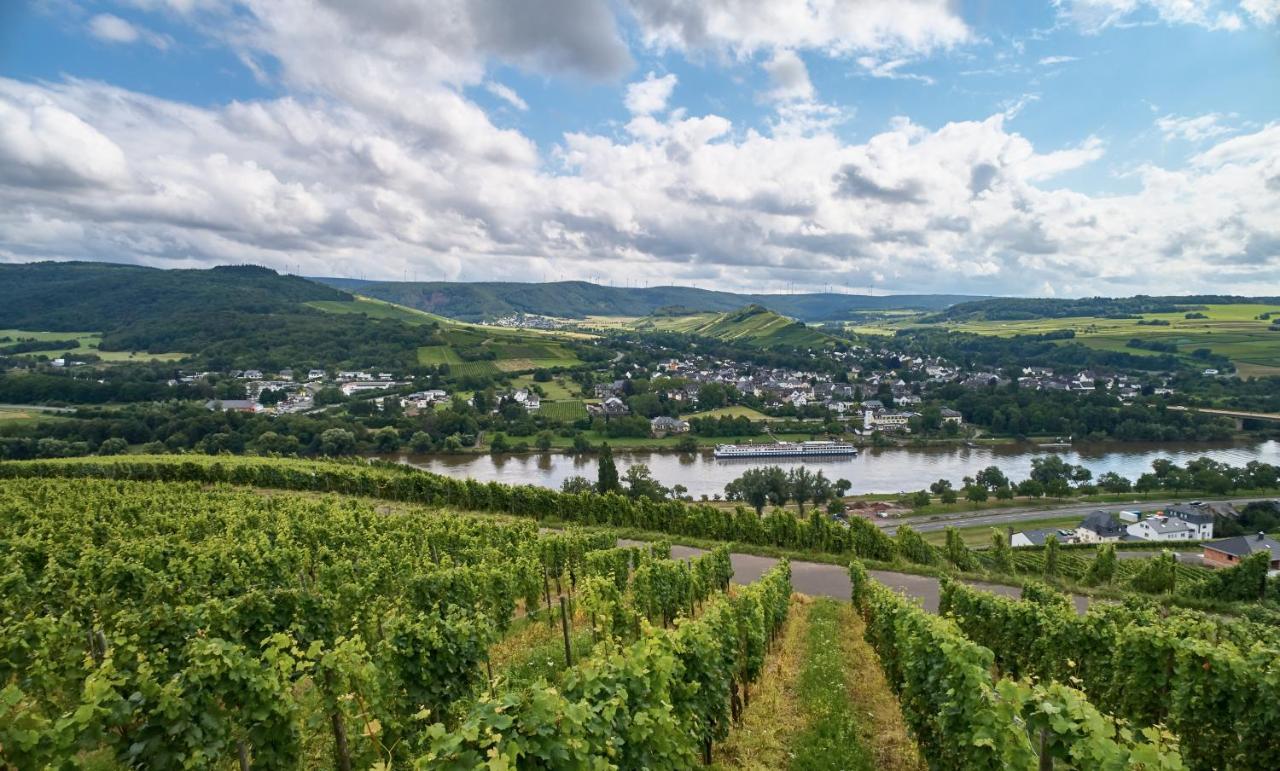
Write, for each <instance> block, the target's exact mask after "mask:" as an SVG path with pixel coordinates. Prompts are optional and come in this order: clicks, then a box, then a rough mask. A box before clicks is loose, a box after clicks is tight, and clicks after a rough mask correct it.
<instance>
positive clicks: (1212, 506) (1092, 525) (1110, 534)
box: [1010, 503, 1280, 570]
mask: <svg viewBox="0 0 1280 771" xmlns="http://www.w3.org/2000/svg"><path fill="white" fill-rule="evenodd" d="M1215 515H1217V516H1225V517H1231V518H1234V517H1235V516H1236V512H1235V509H1234V508H1233V507H1232V506H1231V505H1230V504H1225V503H1224V504H1218V503H1189V504H1179V505H1175V506H1168V507H1166V508H1164V509H1161V510H1159V511H1155V512H1152V513H1151V514H1146V513H1145V512H1141V511H1101V510H1100V511H1095V512H1093V513H1092V514H1090V515H1088V516H1087V517H1085V518H1084V520H1083V521H1081V522H1080V524H1078V525H1076V526H1075V527H1074V528H1045V529H1040V530H1024V531H1021V532H1017V533H1014V534H1013V536H1012V538H1011V539H1010V545H1012V546H1014V547H1019V546H1024V547H1025V546H1043V545H1044V544H1045V541H1046V540H1047V539H1048V538H1049V537H1050V536H1055V537H1056V538H1057V539H1058V542H1059V543H1064V544H1066V543H1092V544H1097V543H1127V542H1157V543H1169V544H1177V543H1201V545H1202V548H1203V550H1204V551H1203V555H1202V559H1203V561H1204V564H1206V565H1210V566H1218V567H1230V566H1231V565H1235V564H1237V563H1238V562H1239V561H1240V560H1242V559H1244V558H1245V557H1248V556H1249V555H1251V554H1254V553H1257V552H1259V551H1269V552H1270V553H1271V569H1272V570H1280V542H1277V541H1276V540H1275V539H1274V538H1270V537H1268V536H1267V535H1265V534H1264V533H1257V534H1255V535H1247V536H1234V537H1231V538H1223V539H1219V540H1217V541H1214V540H1211V539H1212V538H1213V522H1214V517H1215Z"/></svg>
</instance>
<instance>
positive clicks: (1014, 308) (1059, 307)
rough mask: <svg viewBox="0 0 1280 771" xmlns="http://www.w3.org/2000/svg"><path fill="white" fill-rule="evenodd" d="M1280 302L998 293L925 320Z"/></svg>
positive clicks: (1040, 316)
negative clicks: (1010, 294)
mask: <svg viewBox="0 0 1280 771" xmlns="http://www.w3.org/2000/svg"><path fill="white" fill-rule="evenodd" d="M1252 303H1263V304H1265V303H1280V297H1237V296H1234V295H1185V296H1165V297H1152V296H1148V295H1137V296H1135V297H1083V298H1079V299H1070V300H1069V299H1045V298H1027V297H997V298H991V299H985V300H974V301H970V302H961V303H957V304H955V305H952V306H951V307H949V308H947V309H945V310H943V311H941V312H940V313H937V314H935V315H933V316H931V317H929V318H927V319H925V321H962V320H963V321H984V320H985V321H1026V320H1031V319H1060V318H1068V317H1077V316H1100V317H1103V318H1106V317H1117V316H1119V317H1128V316H1138V315H1141V314H1143V313H1182V312H1184V311H1195V310H1198V309H1200V308H1202V307H1203V306H1205V305H1238V304H1252Z"/></svg>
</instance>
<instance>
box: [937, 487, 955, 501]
mask: <svg viewBox="0 0 1280 771" xmlns="http://www.w3.org/2000/svg"><path fill="white" fill-rule="evenodd" d="M938 500H940V501H942V502H943V503H955V502H956V491H955V490H952V489H951V488H950V487H948V488H947V489H946V490H943V491H942V494H941V495H939V496H938Z"/></svg>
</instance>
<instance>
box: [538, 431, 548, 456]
mask: <svg viewBox="0 0 1280 771" xmlns="http://www.w3.org/2000/svg"><path fill="white" fill-rule="evenodd" d="M534 446H535V447H537V448H538V449H539V450H541V451H542V452H546V451H547V450H550V449H551V432H550V431H539V432H538V438H537V439H536V440H534Z"/></svg>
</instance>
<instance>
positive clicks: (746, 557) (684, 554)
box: [618, 539, 1089, 613]
mask: <svg viewBox="0 0 1280 771" xmlns="http://www.w3.org/2000/svg"><path fill="white" fill-rule="evenodd" d="M618 544H619V545H621V546H636V545H639V544H640V542H639V541H628V540H625V539H624V540H619V541H618ZM703 553H704V552H703V550H702V549H696V548H694V547H692V546H678V545H677V546H672V547H671V556H672V558H674V559H689V558H690V557H697V556H698V555H700V554H703ZM730 561H731V562H732V563H733V583H735V584H749V583H751V582H753V581H756V580H757V579H759V578H760V576H762V575H764V574H765V571H767V570H768V569H769V568H771V567H773V566H774V565H776V564H778V560H776V559H774V558H773V557H758V556H756V555H754V554H731V555H730ZM868 572H869V573H870V574H871V577H872V578H874V579H876V580H877V581H879V582H880V583H882V584H884V585H885V586H888V587H889V588H891V589H896V590H898V591H899V592H902V593H903V594H905V595H907V596H908V597H914V598H916V599H918V600H920V602H921V604H922V605H923V606H924V609H925V610H927V611H929V612H930V613H937V612H938V597H939V584H938V579H936V578H933V577H932V576H917V575H914V574H912V573H895V572H892V571H888V570H871V571H868ZM966 583H968V584H969V585H970V586H974V587H977V588H979V589H984V590H986V591H989V592H993V593H995V594H1002V595H1004V596H1006V597H1018V596H1019V595H1020V593H1021V590H1020V589H1019V588H1018V587H1016V586H1003V585H1000V584H987V583H982V582H980V581H966ZM791 586H792V588H793V589H794V590H795V591H797V592H799V593H800V594H807V595H810V596H812V597H833V598H835V599H837V600H846V601H847V600H848V599H849V592H850V584H849V571H848V569H847V568H845V567H844V566H843V565H829V564H827V563H824V562H804V561H800V560H793V561H792V563H791ZM1072 599H1074V600H1075V604H1076V611H1077V612H1079V613H1083V612H1084V611H1085V609H1086V608H1087V607H1088V606H1089V598H1088V597H1083V596H1080V595H1073V598H1072Z"/></svg>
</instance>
